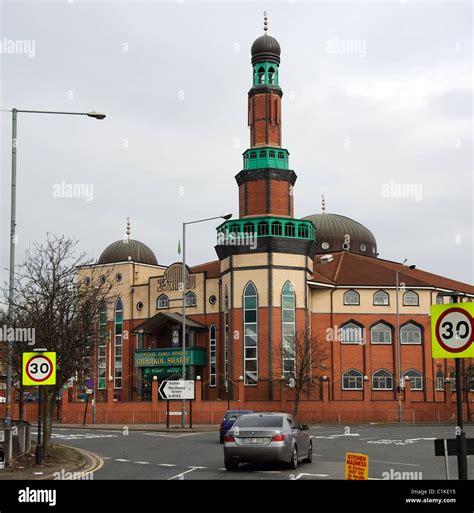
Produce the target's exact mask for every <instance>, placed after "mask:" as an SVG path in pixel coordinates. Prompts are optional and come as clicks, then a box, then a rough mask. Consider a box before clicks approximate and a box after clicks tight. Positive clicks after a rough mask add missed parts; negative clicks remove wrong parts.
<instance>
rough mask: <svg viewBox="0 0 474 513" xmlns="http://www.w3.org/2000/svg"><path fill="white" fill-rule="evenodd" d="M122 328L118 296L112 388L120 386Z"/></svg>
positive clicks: (115, 315) (120, 302)
mask: <svg viewBox="0 0 474 513" xmlns="http://www.w3.org/2000/svg"><path fill="white" fill-rule="evenodd" d="M122 328H123V304H122V300H121V299H120V298H118V299H117V301H116V302H115V312H114V388H122Z"/></svg>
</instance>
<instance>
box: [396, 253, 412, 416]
mask: <svg viewBox="0 0 474 513" xmlns="http://www.w3.org/2000/svg"><path fill="white" fill-rule="evenodd" d="M405 262H406V260H405ZM405 262H403V265H405ZM415 267H416V265H410V266H408V269H415ZM404 272H405V271H396V272H395V276H396V278H395V285H396V303H397V367H398V386H397V388H400V392H399V394H398V396H399V397H398V422H401V421H402V398H401V396H400V393H401V388H402V369H401V360H402V358H401V341H400V309H399V305H398V290H399V279H400V278H399V277H400V274H403V273H404Z"/></svg>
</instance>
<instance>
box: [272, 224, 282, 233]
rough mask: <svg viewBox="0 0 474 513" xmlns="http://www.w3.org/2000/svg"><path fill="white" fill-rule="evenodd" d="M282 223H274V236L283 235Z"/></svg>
mask: <svg viewBox="0 0 474 513" xmlns="http://www.w3.org/2000/svg"><path fill="white" fill-rule="evenodd" d="M281 234H282V230H281V223H280V222H279V221H275V222H273V223H272V235H281Z"/></svg>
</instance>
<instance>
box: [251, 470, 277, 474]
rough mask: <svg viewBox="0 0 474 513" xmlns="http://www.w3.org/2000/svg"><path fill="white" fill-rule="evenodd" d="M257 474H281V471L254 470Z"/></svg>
mask: <svg viewBox="0 0 474 513" xmlns="http://www.w3.org/2000/svg"><path fill="white" fill-rule="evenodd" d="M255 472H258V473H259V474H281V473H282V470H256V471H255Z"/></svg>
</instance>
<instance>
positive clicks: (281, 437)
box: [272, 434, 286, 442]
mask: <svg viewBox="0 0 474 513" xmlns="http://www.w3.org/2000/svg"><path fill="white" fill-rule="evenodd" d="M285 438H286V435H283V434H279V435H273V436H272V442H283V440H284V439H285Z"/></svg>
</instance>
